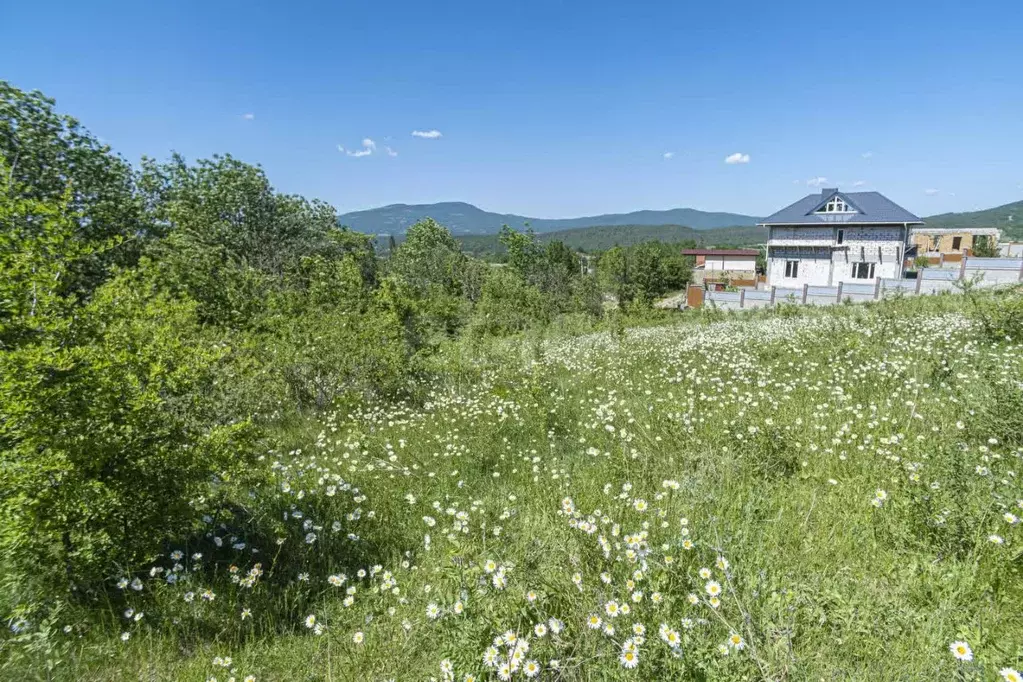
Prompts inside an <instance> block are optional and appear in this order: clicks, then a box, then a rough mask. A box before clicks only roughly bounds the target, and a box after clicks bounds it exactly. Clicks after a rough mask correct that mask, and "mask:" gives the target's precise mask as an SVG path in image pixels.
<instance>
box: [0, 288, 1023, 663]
mask: <svg viewBox="0 0 1023 682" xmlns="http://www.w3.org/2000/svg"><path fill="white" fill-rule="evenodd" d="M992 305H994V306H998V305H1002V303H999V302H995V303H994V304H992ZM968 313H969V310H968V309H967V305H966V302H965V299H964V298H963V297H961V296H944V297H939V298H934V299H931V300H923V299H918V300H915V301H894V302H889V303H882V304H877V305H869V306H843V307H839V308H835V309H831V310H826V311H813V310H807V311H802V312H796V311H785V310H782V311H779V312H773V313H761V314H758V315H757V316H750V315H747V316H744V317H735V316H732V317H724V316H722V318H721V319H705V318H700V317H693V318H688V319H686V320H683V321H681V322H679V323H677V324H671V325H667V326H659V327H649V328H642V329H629V330H626V331H625V333H624V334H606V333H600V334H590V335H586V336H576V337H562V338H547V339H531V340H521V339H519V340H515V339H512V340H500V341H495V342H494V344H493V345H491V346H488V347H486V348H482V349H481V348H478V347H476V348H471V347H470V346H469V344H465V343H456V344H452V345H451V346H450V347H448V348H446V349H445V351H444V353H443V355H442V357H441V358H440V359H439V360H438V363H443V365H444V371H440V372H438V373H437V374H436V378H435V379H434V380H433V383H432V384H431V385H430V386H429V388H428V392H427V393H426V398H425V399H424V400H422V401H419V402H417V403H416V404H412V403H408V404H404V403H398V404H395V403H393V402H383V401H381V402H380V403H379V404H370V405H365V404H362V405H354V404H353V405H352V406H350V407H348V408H344V407H339V408H337V409H336V410H334V411H330V412H327V413H325V414H323V415H322V416H321V417H318V418H316V419H312V420H309V421H304V422H299V423H296V424H294V425H292V426H290V427H289V428H287V429H285V430H283V431H281V432H280V433H278V434H277V439H276V441H275V442H273V443H270V444H269V446H268V447H267V449H266V452H265V454H263V455H262V456H261V457H260V461H259V465H260V466H261V467H263V470H262V471H261V472H259V473H260V474H261V475H260V476H258V477H255V478H254V479H253V480H259V481H261V483H260V484H253V483H251V481H246V482H245V483H244V484H242V483H238V484H236V483H234V482H232V481H223V482H222V483H221V485H222V486H224V487H225V488H227V489H229V490H230V499H231V500H232V502H231V504H230V505H228V506H222V507H220V508H218V509H212V508H211V509H210V510H209V512H208V513H207V514H206V516H205V517H204V525H203V526H202V527H201V528H197V529H196V532H195V533H194V537H195V540H194V541H193V542H192V543H191V544H182V545H181V546H174V547H168V548H167V551H166V553H165V554H163V555H161V556H160V557H159V558H158V560H157V561H155V562H154V563H153V564H152V565H151V566H150V567H149V568H148V570H145V571H138V572H134V573H125V574H124V575H119V576H111V578H110V591H109V593H108V594H109V595H110V596H108V597H106V599H107V605H106V607H104V608H102V609H100V610H99V612H98V613H97V612H96V611H95V610H94V611H90V612H88V613H80V612H78V611H75V610H74V609H70V608H69V610H67V611H64V612H57V613H55V614H53V615H51V616H50V617H49V619H48V620H47V621H46V622H45V623H42V624H40V623H29V622H27V621H25V622H22V623H20V624H19V623H15V625H14V626H13V632H12V633H11V634H10V637H9V638H8V640H7V641H6V642H5V648H4V650H3V655H4V656H6V657H8V667H7V668H6V670H7V671H8V672H7V673H6V674H10V675H12V677H10V678H9V679H35V678H38V679H88V680H129V679H144V680H151V679H153V680H156V679H159V680H163V679H167V680H214V679H215V680H218V681H223V680H235V681H236V682H241V681H242V680H261V681H262V680H339V681H340V680H427V679H434V680H493V679H500V680H509V679H530V678H533V679H547V680H557V679H561V680H656V679H673V680H761V679H765V680H803V679H813V680H996V679H1005V680H1017V679H1019V676H1018V674H1017V673H1016V670H1017V669H1019V668H1020V667H1021V664H1023V585H1021V581H1020V570H1021V565H1023V558H1021V552H1023V549H1021V548H1023V534H1021V529H1020V527H1019V518H1020V517H1021V516H1023V486H1021V483H1020V479H1019V473H1020V468H1021V466H1023V462H1021V460H1020V458H1021V454H1023V347H1021V345H1020V344H1019V342H1013V341H1011V340H1006V339H1003V338H997V337H993V336H992V335H991V334H990V333H985V329H984V328H983V325H982V324H981V322H979V321H978V320H977V319H976V317H975V316H972V315H970V314H968ZM193 504H194V505H202V504H203V500H193ZM19 628H20V630H19Z"/></svg>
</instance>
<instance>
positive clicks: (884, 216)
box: [759, 189, 924, 225]
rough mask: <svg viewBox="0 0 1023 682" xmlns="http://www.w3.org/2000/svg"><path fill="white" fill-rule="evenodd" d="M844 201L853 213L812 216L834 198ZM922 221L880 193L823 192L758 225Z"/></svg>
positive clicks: (798, 202)
mask: <svg viewBox="0 0 1023 682" xmlns="http://www.w3.org/2000/svg"><path fill="white" fill-rule="evenodd" d="M836 193H837V194H838V195H839V196H840V197H842V198H843V199H845V200H846V203H849V204H851V205H852V206H853V207H854V208H855V209H856V210H857V211H858V212H857V213H814V211H816V210H817V209H818V208H820V207H821V206H823V205H824V204H825V203H827V201H828V199H830V198H831V197H832V196H834V195H835V194H836ZM923 222H924V221H922V220H920V218H918V217H917V216H915V215H913V214H912V213H910V212H909V211H907V210H906V209H904V208H902V207H901V206H899V205H898V204H896V203H895V202H894V201H892V200H891V199H889V198H888V197H886V196H884V195H883V194H881V193H880V192H839V191H838V190H835V189H826V190H824V191H823V192H821V193H820V194H810V195H809V196H805V197H803V198H802V199H800V200H799V201H797V202H796V203H794V204H792V205H791V206H786V207H785V208H783V209H782V210H780V211H778V212H777V213H775V214H774V215H770V216H768V217H766V218H764V219H763V220H761V221H760V223H759V224H760V225H821V224H830V223H879V224H891V223H914V224H920V225H922V224H923Z"/></svg>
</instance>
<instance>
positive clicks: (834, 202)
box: [817, 194, 856, 213]
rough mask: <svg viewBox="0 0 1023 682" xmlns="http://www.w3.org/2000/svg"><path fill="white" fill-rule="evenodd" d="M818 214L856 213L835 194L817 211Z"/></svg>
mask: <svg viewBox="0 0 1023 682" xmlns="http://www.w3.org/2000/svg"><path fill="white" fill-rule="evenodd" d="M817 212H818V213H856V209H855V208H853V207H852V206H850V205H849V204H847V203H846V201H845V199H843V198H842V197H840V196H838V195H837V194H836V195H835V196H833V197H831V198H830V199H828V203H826V204H824V207H823V208H820V209H818V210H817Z"/></svg>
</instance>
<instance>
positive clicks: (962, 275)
mask: <svg viewBox="0 0 1023 682" xmlns="http://www.w3.org/2000/svg"><path fill="white" fill-rule="evenodd" d="M966 259H967V256H966V255H965V254H963V260H962V261H961V262H960V263H959V281H960V282H962V281H963V280H964V279H966Z"/></svg>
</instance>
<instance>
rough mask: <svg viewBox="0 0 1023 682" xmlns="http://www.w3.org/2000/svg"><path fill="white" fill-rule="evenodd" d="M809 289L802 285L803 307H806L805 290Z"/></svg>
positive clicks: (808, 286) (806, 285)
mask: <svg viewBox="0 0 1023 682" xmlns="http://www.w3.org/2000/svg"><path fill="white" fill-rule="evenodd" d="M809 288H810V285H809V284H804V285H803V305H806V290H807V289H809Z"/></svg>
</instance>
